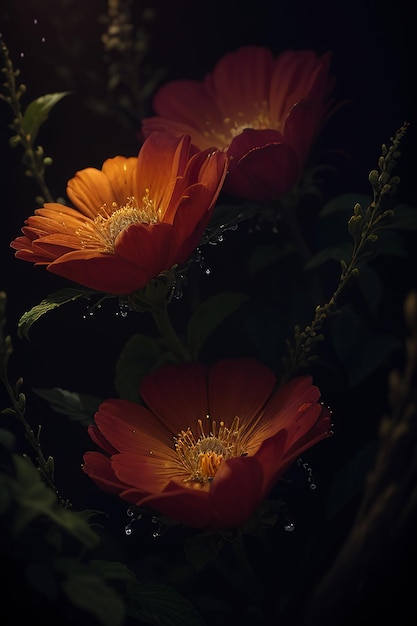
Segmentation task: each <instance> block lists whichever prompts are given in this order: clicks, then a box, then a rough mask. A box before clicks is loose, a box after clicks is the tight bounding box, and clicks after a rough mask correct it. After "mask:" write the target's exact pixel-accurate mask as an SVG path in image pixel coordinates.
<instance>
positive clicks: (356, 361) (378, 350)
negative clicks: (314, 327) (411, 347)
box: [332, 307, 402, 387]
mask: <svg viewBox="0 0 417 626" xmlns="http://www.w3.org/2000/svg"><path fill="white" fill-rule="evenodd" d="M332 336H333V345H334V348H335V351H336V353H337V355H338V357H339V360H340V362H341V363H342V364H343V366H344V368H345V369H346V373H347V377H348V382H349V385H350V386H351V387H355V386H357V385H358V384H359V383H360V382H362V381H363V380H364V379H365V378H366V377H367V376H369V375H370V374H371V373H372V372H374V371H375V370H377V369H378V368H379V367H381V366H382V365H383V364H384V363H385V362H386V361H387V359H388V357H389V356H390V355H391V354H392V353H393V352H394V351H395V350H400V349H402V342H401V341H400V340H399V339H398V337H395V336H393V335H388V334H381V333H379V334H377V333H373V332H371V331H369V330H367V329H366V328H365V327H364V326H363V323H362V321H361V319H360V318H359V316H358V314H357V313H356V312H355V311H353V310H352V309H349V308H348V307H345V308H343V309H342V315H339V316H337V317H336V318H334V320H333V325H332Z"/></svg>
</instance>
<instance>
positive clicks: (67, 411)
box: [33, 387, 101, 426]
mask: <svg viewBox="0 0 417 626" xmlns="http://www.w3.org/2000/svg"><path fill="white" fill-rule="evenodd" d="M33 391H34V392H35V393H36V394H37V395H38V396H40V397H41V398H43V399H44V400H46V402H48V404H49V406H50V407H51V409H53V410H54V411H56V412H57V413H61V414H63V415H66V416H67V417H69V419H70V420H72V421H76V422H81V424H82V425H83V426H88V425H89V424H91V423H92V422H93V418H94V414H95V413H96V411H97V409H98V407H99V404H100V402H101V399H100V398H97V397H96V396H91V395H88V394H84V393H76V392H73V391H67V390H66V389H61V388H60V387H52V388H51V389H33Z"/></svg>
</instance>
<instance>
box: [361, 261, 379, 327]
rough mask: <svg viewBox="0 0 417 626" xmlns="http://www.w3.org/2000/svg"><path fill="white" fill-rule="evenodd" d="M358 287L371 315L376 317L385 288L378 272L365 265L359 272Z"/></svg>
mask: <svg viewBox="0 0 417 626" xmlns="http://www.w3.org/2000/svg"><path fill="white" fill-rule="evenodd" d="M357 285H358V287H359V289H360V290H361V293H362V296H363V298H364V300H365V301H366V303H367V305H368V309H369V311H370V313H371V315H372V316H373V317H375V316H376V314H377V312H378V308H379V306H380V304H381V299H382V295H383V286H382V282H381V280H380V278H379V275H378V272H376V271H375V270H374V269H373V268H372V267H369V265H363V267H361V270H360V272H359V276H358V281H357Z"/></svg>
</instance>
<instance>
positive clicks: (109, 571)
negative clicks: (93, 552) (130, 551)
mask: <svg viewBox="0 0 417 626" xmlns="http://www.w3.org/2000/svg"><path fill="white" fill-rule="evenodd" d="M88 565H89V567H90V569H91V570H92V571H94V572H97V574H99V575H100V576H101V577H102V578H104V579H105V580H122V581H123V580H124V581H126V582H127V583H135V584H136V583H137V578H136V576H135V574H134V572H132V570H130V569H129V568H128V567H127V566H126V565H125V564H124V563H118V562H117V561H104V560H103V559H92V560H91V561H90V562H89V564H88Z"/></svg>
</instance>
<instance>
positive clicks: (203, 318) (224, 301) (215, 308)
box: [187, 292, 248, 358]
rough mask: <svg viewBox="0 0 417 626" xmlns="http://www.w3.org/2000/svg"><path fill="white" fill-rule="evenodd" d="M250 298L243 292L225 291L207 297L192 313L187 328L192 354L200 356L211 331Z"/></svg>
mask: <svg viewBox="0 0 417 626" xmlns="http://www.w3.org/2000/svg"><path fill="white" fill-rule="evenodd" d="M246 300H248V296H247V295H246V294H243V293H234V292H223V293H220V294H217V295H215V296H212V297H211V298H207V300H205V301H204V302H202V303H201V304H200V306H199V307H198V308H197V310H196V311H195V312H194V314H193V315H192V317H191V319H190V321H189V324H188V329H187V340H188V345H189V346H190V349H191V350H192V354H193V356H194V357H195V358H197V357H198V354H199V351H200V349H201V347H202V345H203V344H204V342H205V341H206V339H207V337H208V336H209V335H210V333H212V332H213V330H214V329H215V328H217V327H218V326H219V324H221V322H222V321H223V320H224V319H225V318H226V317H228V316H229V315H231V314H232V313H234V312H235V311H237V309H238V308H239V307H240V306H241V305H242V304H243V302H245V301H246Z"/></svg>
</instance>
